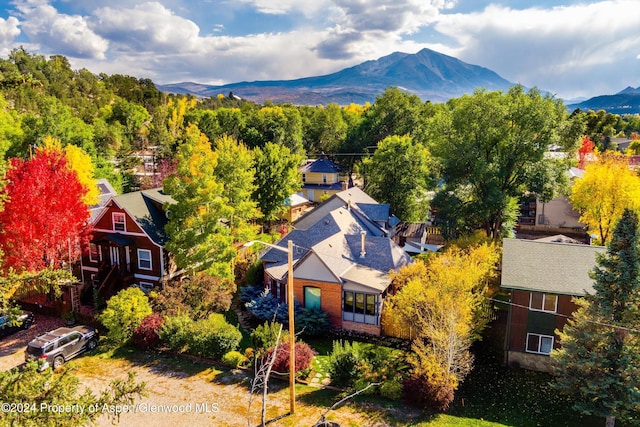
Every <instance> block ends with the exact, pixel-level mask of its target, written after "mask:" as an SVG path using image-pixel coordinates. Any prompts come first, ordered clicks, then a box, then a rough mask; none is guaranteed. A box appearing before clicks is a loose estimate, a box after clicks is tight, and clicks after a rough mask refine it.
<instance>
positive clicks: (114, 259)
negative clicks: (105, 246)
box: [109, 246, 120, 265]
mask: <svg viewBox="0 0 640 427" xmlns="http://www.w3.org/2000/svg"><path fill="white" fill-rule="evenodd" d="M109 254H110V258H111V265H120V251H119V248H117V247H116V246H110V247H109Z"/></svg>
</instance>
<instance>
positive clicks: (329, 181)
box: [298, 156, 348, 203]
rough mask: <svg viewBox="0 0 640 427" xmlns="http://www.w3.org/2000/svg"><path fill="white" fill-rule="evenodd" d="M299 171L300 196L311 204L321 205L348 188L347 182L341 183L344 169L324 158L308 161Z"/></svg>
mask: <svg viewBox="0 0 640 427" xmlns="http://www.w3.org/2000/svg"><path fill="white" fill-rule="evenodd" d="M298 171H299V172H300V174H301V176H302V189H301V190H300V192H299V194H300V195H301V196H303V197H306V198H307V199H309V200H310V201H311V202H314V203H319V202H321V201H323V199H325V198H327V197H330V196H332V195H334V194H336V193H338V192H340V191H343V190H346V189H347V188H348V184H347V182H343V181H340V172H341V171H342V168H341V167H340V166H338V165H337V164H335V163H334V162H332V161H331V160H329V159H327V158H326V157H324V156H323V157H321V158H319V159H316V160H308V161H307V162H306V164H305V165H304V166H302V167H300V168H299V169H298Z"/></svg>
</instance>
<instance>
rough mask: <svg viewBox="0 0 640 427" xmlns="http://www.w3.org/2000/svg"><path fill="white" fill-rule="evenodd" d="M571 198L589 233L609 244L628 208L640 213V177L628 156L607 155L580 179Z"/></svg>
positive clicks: (599, 242)
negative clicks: (633, 169) (634, 170)
mask: <svg viewBox="0 0 640 427" xmlns="http://www.w3.org/2000/svg"><path fill="white" fill-rule="evenodd" d="M570 199H571V203H572V204H573V207H574V209H576V210H578V211H580V213H581V216H580V221H582V222H583V223H585V224H586V225H587V226H588V227H589V233H590V234H592V235H595V236H597V239H596V240H597V243H598V244H600V245H606V244H607V243H608V241H609V239H610V237H611V233H612V232H613V229H614V227H615V225H616V223H617V222H618V220H619V219H620V218H621V217H622V212H624V210H625V209H627V208H628V209H631V210H633V211H636V212H640V177H638V175H637V174H636V173H635V172H633V171H632V170H630V169H629V166H628V160H627V158H626V157H625V156H622V155H619V154H618V155H616V154H609V155H603V156H601V158H600V159H599V160H598V161H597V162H594V163H590V164H589V165H587V167H586V168H585V172H584V176H583V177H582V178H578V179H576V181H575V183H574V185H573V188H572V190H571V195H570Z"/></svg>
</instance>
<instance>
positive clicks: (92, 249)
mask: <svg viewBox="0 0 640 427" xmlns="http://www.w3.org/2000/svg"><path fill="white" fill-rule="evenodd" d="M89 261H91V262H98V261H102V252H100V246H98V245H96V244H95V243H89Z"/></svg>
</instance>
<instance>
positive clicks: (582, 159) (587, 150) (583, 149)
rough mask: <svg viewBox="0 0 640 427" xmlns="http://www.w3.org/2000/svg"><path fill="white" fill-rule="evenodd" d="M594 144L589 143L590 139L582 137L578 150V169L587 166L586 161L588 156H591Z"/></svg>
mask: <svg viewBox="0 0 640 427" xmlns="http://www.w3.org/2000/svg"><path fill="white" fill-rule="evenodd" d="M595 146H596V145H595V144H594V143H593V141H591V138H589V137H588V136H583V137H582V141H581V143H580V148H579V149H578V167H579V168H580V169H584V167H585V166H586V165H587V159H588V158H589V156H590V155H592V154H593V149H594V148H595Z"/></svg>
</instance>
